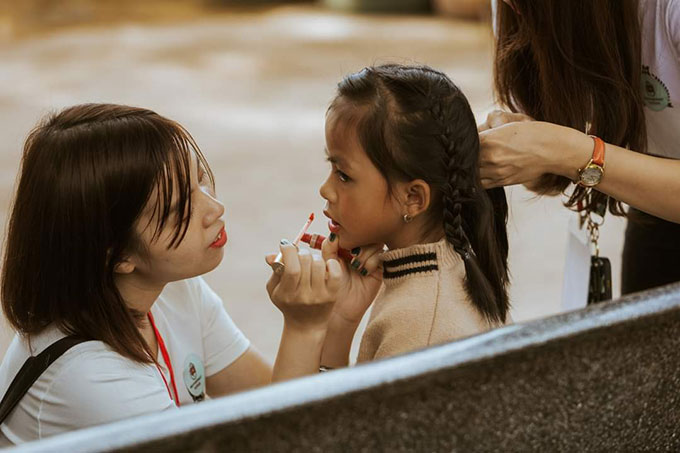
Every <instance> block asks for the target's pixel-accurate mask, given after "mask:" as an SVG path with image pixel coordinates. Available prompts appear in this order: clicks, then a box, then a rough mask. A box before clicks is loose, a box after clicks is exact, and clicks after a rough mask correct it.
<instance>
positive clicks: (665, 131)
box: [640, 0, 680, 159]
mask: <svg viewBox="0 0 680 453" xmlns="http://www.w3.org/2000/svg"><path fill="white" fill-rule="evenodd" d="M640 21H641V25H642V65H643V67H642V95H643V97H644V100H645V118H646V120H647V140H648V144H649V145H648V147H649V154H652V155H655V156H662V157H670V158H673V159H680V0H641V1H640Z"/></svg>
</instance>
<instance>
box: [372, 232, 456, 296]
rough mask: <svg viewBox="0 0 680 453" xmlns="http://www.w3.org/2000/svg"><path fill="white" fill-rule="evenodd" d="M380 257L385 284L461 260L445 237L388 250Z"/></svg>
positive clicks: (450, 265)
mask: <svg viewBox="0 0 680 453" xmlns="http://www.w3.org/2000/svg"><path fill="white" fill-rule="evenodd" d="M382 257H383V281H384V282H385V284H386V285H390V283H396V282H397V281H401V280H404V279H407V278H413V277H418V276H427V275H432V274H434V273H436V272H438V271H439V270H441V269H448V268H451V267H453V266H454V265H456V264H457V263H461V262H462V259H461V258H460V256H459V255H458V254H457V253H456V252H455V251H454V250H453V247H452V246H451V245H450V244H449V243H448V242H447V241H446V238H444V239H442V240H440V241H439V242H432V243H429V244H416V245H412V246H410V247H405V248H401V249H394V250H389V251H387V252H385V253H383V255H382Z"/></svg>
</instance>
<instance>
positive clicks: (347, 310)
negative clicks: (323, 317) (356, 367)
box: [321, 235, 383, 368]
mask: <svg viewBox="0 0 680 453" xmlns="http://www.w3.org/2000/svg"><path fill="white" fill-rule="evenodd" d="M331 238H333V240H331ZM339 242H340V241H339V239H338V236H337V235H331V236H329V238H328V239H326V240H325V241H324V243H323V245H322V247H321V251H322V254H323V257H324V259H337V257H338V247H339V245H338V244H339ZM355 251H356V252H358V253H356V254H355V257H354V259H353V260H352V262H351V263H349V264H348V263H346V262H344V261H342V260H340V266H341V268H342V277H341V282H340V289H339V290H338V294H337V301H336V303H335V307H334V308H333V314H332V315H331V319H330V322H329V324H328V332H327V333H326V339H325V342H324V345H323V352H322V355H321V364H322V365H324V366H327V367H332V368H339V367H344V366H347V364H348V363H349V353H350V350H351V348H352V340H353V339H354V334H355V332H356V330H357V327H359V323H360V322H361V318H362V317H363V316H364V314H365V313H366V310H368V307H370V306H371V304H372V303H373V300H374V299H375V297H376V295H377V294H378V291H379V290H380V286H381V284H382V259H381V254H382V252H383V245H382V244H373V245H368V246H362V247H360V248H359V250H356V249H355Z"/></svg>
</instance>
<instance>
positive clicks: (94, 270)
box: [0, 104, 340, 446]
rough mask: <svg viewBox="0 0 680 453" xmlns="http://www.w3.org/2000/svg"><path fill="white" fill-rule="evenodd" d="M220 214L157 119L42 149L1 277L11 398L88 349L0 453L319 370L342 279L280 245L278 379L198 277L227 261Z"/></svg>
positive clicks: (111, 117)
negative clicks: (29, 368)
mask: <svg viewBox="0 0 680 453" xmlns="http://www.w3.org/2000/svg"><path fill="white" fill-rule="evenodd" d="M223 214H224V206H223V205H222V204H221V203H220V202H219V201H218V200H217V198H216V197H215V193H214V180H213V175H212V172H211V171H210V168H209V167H208V163H207V162H206V160H205V158H204V157H203V155H202V154H201V152H200V150H199V149H198V147H197V146H196V144H195V143H194V141H193V139H192V138H191V136H190V135H189V133H188V132H187V131H186V130H184V129H183V128H182V126H180V125H179V124H177V123H175V122H174V121H171V120H169V119H166V118H163V117H162V116H160V115H158V114H156V113H154V112H152V111H150V110H145V109H140V108H133V107H126V106H119V105H97V104H92V105H79V106H75V107H71V108H67V109H65V110H63V111H62V112H60V113H58V114H56V115H51V116H49V117H48V118H47V119H46V120H45V121H44V122H42V123H41V124H40V125H39V126H38V127H37V128H36V129H35V130H34V131H33V132H32V133H31V134H30V136H29V137H28V140H27V141H26V145H25V149H24V155H23V162H22V170H21V177H20V180H19V186H18V190H17V193H16V198H15V201H14V208H13V211H12V214H11V218H10V222H9V232H8V237H7V242H6V251H5V258H4V263H3V271H2V304H3V309H4V313H5V315H6V316H7V318H8V320H9V322H10V323H11V325H12V326H13V327H14V328H15V329H16V330H17V332H18V335H17V336H16V337H15V339H14V341H13V343H12V344H11V346H10V348H9V350H8V352H7V354H6V356H5V358H4V360H3V362H2V365H0V395H4V394H5V393H6V392H7V389H8V387H9V385H10V382H12V381H13V379H14V378H15V376H17V374H18V373H19V370H20V368H21V367H22V365H23V364H24V362H26V360H27V358H28V357H29V356H32V355H37V354H39V353H41V352H42V351H44V350H45V349H46V348H48V347H49V346H50V345H52V344H54V343H55V342H57V341H58V340H61V339H62V338H64V337H66V336H67V335H73V336H76V337H79V338H81V339H85V340H89V341H86V342H83V343H80V344H77V345H75V346H73V347H72V348H71V349H69V350H68V351H66V352H65V353H64V354H63V355H62V356H61V357H59V358H58V359H57V360H56V361H55V362H54V363H53V364H51V365H50V366H49V367H48V368H47V369H46V370H45V371H44V372H42V374H40V376H39V377H38V379H37V381H36V382H35V383H34V384H33V385H32V386H31V387H30V389H29V390H28V392H27V393H26V395H25V396H23V397H22V398H21V399H20V400H19V402H18V405H17V406H16V407H15V408H14V409H13V410H12V411H11V412H9V416H8V417H7V418H6V419H5V420H4V423H2V424H1V425H0V430H1V433H2V434H0V446H1V445H2V444H3V443H4V444H7V443H9V442H10V441H11V442H12V443H15V444H17V443H22V442H26V441H30V440H37V439H41V438H44V437H47V436H51V435H54V434H58V433H62V432H65V431H69V430H73V429H77V428H82V427H86V426H91V425H96V424H101V423H105V422H110V421H114V420H118V419H122V418H127V417H132V416H135V415H141V414H146V413H151V412H157V411H162V410H165V409H168V408H174V407H176V406H180V405H184V404H191V403H193V402H196V401H201V400H202V399H204V398H205V396H206V395H208V396H211V397H215V396H220V395H225V394H227V393H231V392H235V391H238V390H242V389H246V388H249V387H253V386H258V385H264V384H267V383H269V382H271V381H272V380H281V379H286V378H290V377H294V376H299V375H301V374H306V373H310V372H316V371H317V369H318V364H319V356H320V354H321V347H322V345H323V338H324V335H325V330H324V329H325V326H326V324H327V319H328V316H329V314H330V311H331V308H332V302H331V301H333V300H334V299H335V297H336V296H335V291H336V289H337V286H338V282H339V277H340V268H339V264H338V263H337V262H336V261H334V260H329V261H328V262H327V263H324V262H322V261H320V260H317V261H314V260H312V259H311V258H310V256H309V255H305V254H303V253H302V252H300V254H298V251H297V250H296V249H295V248H294V247H293V246H292V245H290V244H284V245H282V246H281V251H282V253H283V260H284V264H285V265H286V267H285V272H284V273H283V274H282V275H281V276H278V275H275V276H273V277H272V279H271V280H270V282H269V284H268V286H267V288H268V290H269V293H270V296H271V298H272V300H273V301H274V303H275V304H276V305H277V306H278V307H279V308H280V309H281V311H282V312H283V315H284V322H285V324H284V331H283V336H282V339H281V346H280V349H279V355H278V357H277V361H276V364H275V366H274V369H273V371H272V369H271V367H270V365H268V364H267V363H265V361H264V360H263V359H262V357H261V356H260V355H259V354H258V353H257V352H256V351H255V350H254V349H253V348H252V347H251V346H250V343H249V341H248V340H247V339H246V338H245V337H244V335H243V334H242V333H241V332H240V331H239V329H238V328H237V327H236V326H235V325H234V323H233V322H232V321H231V319H230V318H229V316H228V315H227V313H226V312H225V310H224V308H223V306H222V301H221V300H220V298H219V297H218V296H217V295H216V294H215V293H214V292H213V291H212V290H211V289H210V288H209V287H208V285H206V283H205V282H204V281H203V279H201V278H200V275H201V274H204V273H206V272H208V271H210V270H212V269H214V268H215V267H216V266H217V265H218V264H219V263H220V261H221V260H222V256H223V253H224V252H223V250H224V249H223V247H224V245H225V244H226V242H227V234H226V231H225V223H224V220H223ZM305 276H306V280H303V279H302V278H305ZM300 301H304V302H305V303H304V304H302V303H300ZM10 393H11V392H8V394H10ZM1 413H2V411H1V410H0V414H1ZM0 421H2V420H0Z"/></svg>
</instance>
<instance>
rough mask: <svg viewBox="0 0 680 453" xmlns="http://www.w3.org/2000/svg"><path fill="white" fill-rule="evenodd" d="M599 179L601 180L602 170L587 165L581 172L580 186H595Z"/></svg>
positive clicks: (595, 166)
mask: <svg viewBox="0 0 680 453" xmlns="http://www.w3.org/2000/svg"><path fill="white" fill-rule="evenodd" d="M600 179H602V169H601V168H600V167H598V166H597V165H589V166H588V167H586V168H584V169H583V171H582V172H581V184H583V185H584V186H587V187H592V186H596V185H597V184H598V183H599V182H600Z"/></svg>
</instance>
